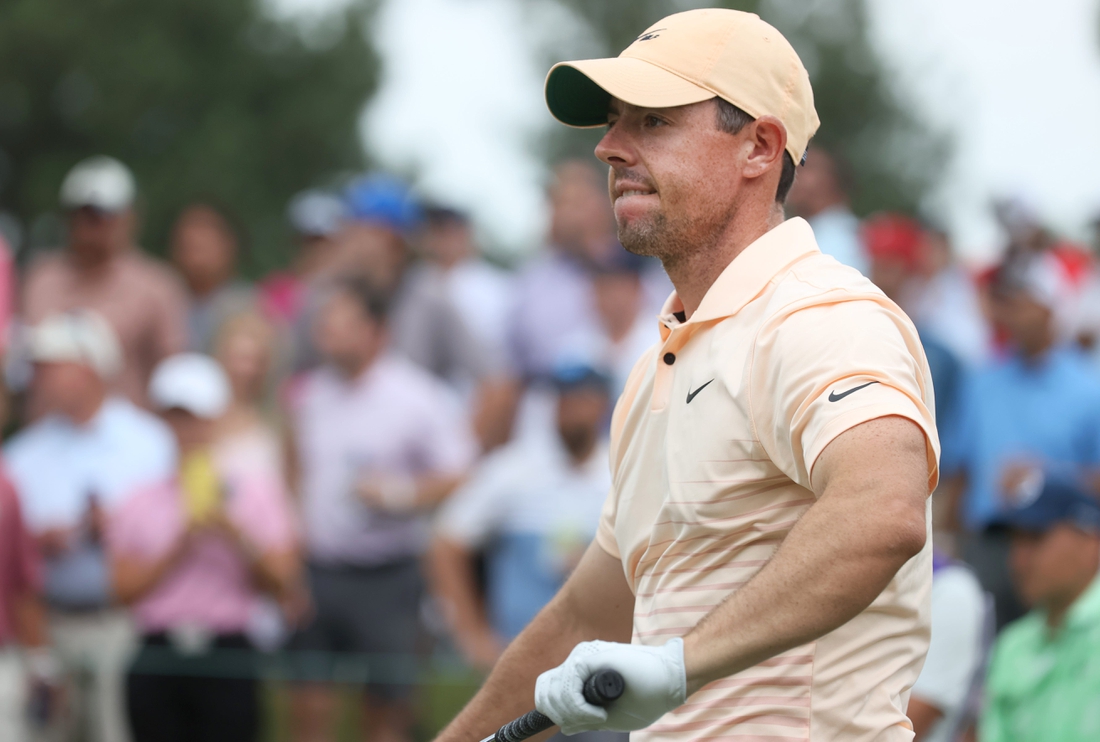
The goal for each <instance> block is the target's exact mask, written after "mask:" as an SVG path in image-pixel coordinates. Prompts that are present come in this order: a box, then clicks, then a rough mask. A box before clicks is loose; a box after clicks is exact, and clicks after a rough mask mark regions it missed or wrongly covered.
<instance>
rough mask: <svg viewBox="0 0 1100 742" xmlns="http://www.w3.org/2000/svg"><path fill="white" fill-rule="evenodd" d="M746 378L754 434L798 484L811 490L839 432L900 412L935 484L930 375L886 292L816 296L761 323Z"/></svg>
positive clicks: (936, 449) (908, 327)
mask: <svg viewBox="0 0 1100 742" xmlns="http://www.w3.org/2000/svg"><path fill="white" fill-rule="evenodd" d="M749 385H750V389H749V400H750V408H751V415H752V422H753V426H754V428H755V432H756V435H757V437H758V439H759V440H760V442H761V444H762V445H763V446H764V448H765V450H766V451H767V452H768V455H769V457H770V458H771V459H772V461H773V462H774V463H775V464H776V465H777V466H778V467H779V468H780V469H781V470H782V471H783V472H784V473H785V474H786V475H787V476H789V477H790V478H791V479H792V480H793V481H794V482H796V483H797V484H799V485H801V486H803V487H805V488H807V489H812V486H811V481H810V480H811V476H812V473H813V467H814V464H815V463H816V461H817V458H818V456H820V455H821V452H822V451H823V450H824V449H825V447H826V446H828V445H829V443H830V442H832V441H833V440H834V439H835V438H836V437H837V436H839V435H840V434H841V433H844V432H845V431H847V430H850V429H851V428H854V427H856V426H857V425H861V424H862V423H865V422H868V421H870V420H874V419H876V418H880V417H888V416H895V415H896V416H900V417H904V418H907V419H909V420H912V421H913V422H914V423H916V424H917V425H918V426H920V428H921V430H922V431H924V434H925V438H926V440H927V450H928V479H929V489H930V490H931V489H932V488H934V487H935V484H936V481H937V479H938V474H939V468H938V458H939V440H938V437H937V434H936V424H935V416H934V413H933V412H932V410H933V409H934V406H935V401H934V397H933V391H932V380H931V375H930V373H929V371H928V364H927V362H926V361H925V357H924V351H923V349H922V347H921V343H920V338H919V336H918V335H917V331H916V329H915V328H914V327H913V325H912V323H910V322H909V320H908V318H907V317H905V315H904V314H902V312H901V310H899V309H897V308H896V307H895V306H894V305H892V304H888V303H887V302H886V300H885V299H883V300H882V302H879V301H875V300H873V299H872V298H861V299H850V300H846V301H845V300H842V301H835V302H832V303H819V304H815V305H812V306H809V307H804V308H801V309H798V310H796V311H791V312H788V313H785V314H782V315H777V316H776V317H773V318H772V319H770V320H768V321H766V322H765V323H764V324H763V326H762V327H761V330H760V332H759V333H758V335H757V338H756V342H755V345H754V349H753V357H752V361H751V368H750V380H749Z"/></svg>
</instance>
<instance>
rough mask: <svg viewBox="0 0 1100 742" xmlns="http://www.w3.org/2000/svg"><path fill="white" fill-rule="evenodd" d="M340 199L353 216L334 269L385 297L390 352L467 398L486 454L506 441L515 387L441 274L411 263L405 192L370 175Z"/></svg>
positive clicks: (413, 220)
mask: <svg viewBox="0 0 1100 742" xmlns="http://www.w3.org/2000/svg"><path fill="white" fill-rule="evenodd" d="M346 198H347V202H348V210H349V212H350V215H351V218H350V220H349V223H348V225H347V226H346V228H345V235H344V238H343V244H342V245H341V248H340V250H341V257H340V262H339V265H340V266H341V267H342V270H343V271H344V272H345V273H347V274H352V275H360V276H364V277H366V278H367V279H368V280H369V281H371V282H372V283H373V284H374V285H375V287H376V288H378V289H380V290H381V291H382V292H383V293H385V294H386V295H387V296H388V297H389V305H390V320H389V323H390V326H391V327H392V329H393V332H392V334H391V342H392V346H393V349H394V350H395V351H396V352H398V353H400V354H402V355H404V356H405V357H406V358H408V359H410V360H411V361H413V362H414V363H416V364H417V365H419V366H421V367H422V368H425V369H427V370H428V371H430V372H432V373H433V374H435V375H436V376H438V377H439V378H441V379H443V380H445V381H446V382H447V383H448V384H450V385H451V386H452V387H453V388H455V389H456V390H457V391H458V392H459V393H460V394H461V395H462V396H463V397H464V399H465V400H466V401H467V406H468V408H469V409H470V410H471V417H472V418H473V421H474V428H475V431H476V432H477V434H478V438H479V439H480V441H481V444H482V447H483V448H484V449H486V450H488V449H491V448H493V447H494V446H497V445H500V444H501V443H503V442H504V441H506V440H507V439H508V436H509V434H510V432H511V431H510V429H511V416H512V403H513V400H514V388H513V386H512V384H511V383H510V380H509V378H508V376H507V374H506V372H505V363H504V358H503V357H493V354H492V349H491V348H488V347H486V346H484V345H483V344H482V343H481V342H480V341H479V338H478V336H477V335H476V334H475V333H474V332H472V331H471V330H470V328H469V326H468V325H467V324H466V322H465V321H464V320H463V318H462V314H461V312H460V311H459V309H458V307H457V306H456V305H455V304H454V303H453V302H452V301H451V299H450V296H449V292H448V290H447V287H446V285H445V280H444V276H443V275H442V274H440V273H439V272H438V271H435V270H432V268H431V267H430V266H426V265H423V264H415V265H414V264H412V263H411V262H410V253H409V248H408V237H409V235H410V234H412V232H413V231H414V230H415V229H416V227H417V226H418V225H419V223H420V220H421V210H420V206H419V204H418V203H417V202H416V200H415V199H414V198H413V195H412V193H411V192H410V191H409V190H408V188H407V187H406V186H405V185H404V184H403V183H401V182H400V181H397V180H395V179H392V178H388V177H384V176H381V175H372V176H368V177H365V178H361V179H359V180H356V181H354V182H353V183H352V184H351V185H350V186H349V187H348V189H347V193H346Z"/></svg>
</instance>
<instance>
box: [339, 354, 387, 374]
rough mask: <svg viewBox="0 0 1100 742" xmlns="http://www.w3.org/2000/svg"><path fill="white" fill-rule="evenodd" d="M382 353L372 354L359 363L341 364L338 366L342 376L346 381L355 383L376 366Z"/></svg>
mask: <svg viewBox="0 0 1100 742" xmlns="http://www.w3.org/2000/svg"><path fill="white" fill-rule="evenodd" d="M379 353H380V351H375V352H373V353H371V354H370V355H369V356H367V357H366V358H363V359H361V360H360V361H359V362H358V363H353V364H352V363H349V364H341V365H338V366H337V369H338V370H339V372H340V375H341V376H343V377H344V379H345V380H346V381H355V380H356V379H358V378H360V377H361V376H362V375H363V374H365V373H366V372H367V370H368V369H369V368H370V367H371V366H373V365H374V362H375V360H377V358H378V356H379Z"/></svg>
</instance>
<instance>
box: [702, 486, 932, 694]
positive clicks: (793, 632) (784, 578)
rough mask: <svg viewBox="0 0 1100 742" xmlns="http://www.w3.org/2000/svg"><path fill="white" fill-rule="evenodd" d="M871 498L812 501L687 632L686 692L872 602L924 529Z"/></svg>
mask: <svg viewBox="0 0 1100 742" xmlns="http://www.w3.org/2000/svg"><path fill="white" fill-rule="evenodd" d="M875 499H876V498H875V497H874V495H873V493H872V494H871V496H869V497H867V498H857V499H853V498H846V499H844V500H837V501H833V500H830V498H828V497H825V498H823V499H822V500H820V501H819V502H817V503H816V504H815V505H814V506H813V507H811V508H810V509H809V511H807V513H806V514H805V515H804V516H803V517H802V519H801V520H800V521H799V522H798V524H797V525H796V526H795V527H794V529H792V531H791V533H790V534H789V535H788V536H787V538H786V539H785V540H784V542H783V544H782V545H781V546H780V548H779V551H778V552H776V555H775V557H774V558H773V559H772V560H771V562H769V563H768V564H767V565H766V566H765V567H764V568H763V569H762V570H761V571H760V572H759V573H758V574H757V575H756V576H755V577H754V578H753V579H752V580H750V581H749V583H748V584H746V585H745V586H744V587H743V588H742V589H741V590H739V591H738V592H736V593H734V594H733V595H731V596H730V597H729V598H727V599H726V600H725V601H724V602H723V603H721V604H720V605H718V606H717V607H716V608H715V609H714V610H712V611H711V612H710V613H709V614H708V615H707V616H705V617H704V618H703V619H702V620H701V621H700V622H699V624H698V625H697V626H696V627H695V628H694V629H693V630H692V631H691V632H689V633H688V634H687V635H686V636H685V637H684V663H685V669H686V673H687V681H688V692H689V693H692V692H694V691H696V690H698V689H699V688H700V687H702V686H703V685H705V684H706V683H709V682H711V681H713V680H717V679H719V678H723V677H726V676H728V675H732V674H734V673H737V672H740V671H742V670H745V669H747V668H749V667H752V666H753V665H756V664H759V663H760V662H763V661H764V660H766V659H768V658H770V657H774V656H775V655H777V654H780V653H782V652H785V651H787V650H789V649H793V648H794V647H798V646H801V645H802V644H806V643H807V642H810V641H813V640H815V639H817V638H819V637H821V636H823V635H824V634H827V633H828V632H830V631H832V630H833V629H836V628H837V627H839V626H842V625H843V624H845V623H847V622H848V621H849V620H851V619H852V618H854V617H855V616H856V615H857V614H859V613H860V612H861V611H863V610H864V609H865V608H866V607H867V606H868V605H870V604H871V601H873V600H874V599H875V598H876V597H877V596H878V595H879V593H881V592H882V590H883V589H884V588H885V587H886V585H887V584H888V583H889V582H890V580H891V579H892V578H893V576H894V575H895V574H896V573H897V571H898V569H900V568H901V566H902V565H903V564H905V562H906V561H908V560H909V559H910V558H912V556H913V555H914V554H916V553H917V552H919V551H920V549H921V548H922V547H923V544H924V536H925V532H924V530H923V529H924V523H923V518H922V519H921V521H920V522H915V520H914V519H913V518H911V517H910V518H908V519H907V518H906V516H907V514H906V513H905V512H904V511H902V510H901V509H897V510H894V509H892V508H889V507H884V506H883V504H882V503H881V502H879V503H878V504H877V507H876V503H875ZM907 520H908V521H909V522H907ZM918 529H919V530H918Z"/></svg>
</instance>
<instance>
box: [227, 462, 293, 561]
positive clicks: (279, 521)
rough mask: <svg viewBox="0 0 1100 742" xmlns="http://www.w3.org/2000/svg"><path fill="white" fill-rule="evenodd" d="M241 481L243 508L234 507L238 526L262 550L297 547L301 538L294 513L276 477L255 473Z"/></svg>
mask: <svg viewBox="0 0 1100 742" xmlns="http://www.w3.org/2000/svg"><path fill="white" fill-rule="evenodd" d="M242 479H243V480H244V481H241V483H240V487H241V490H242V491H241V492H240V493H239V494H240V495H243V497H242V498H241V502H240V507H234V508H233V511H234V512H233V515H234V520H235V521H236V522H237V523H238V525H239V527H240V528H242V529H243V530H244V531H245V533H247V534H248V536H249V538H250V539H251V540H252V541H253V543H255V544H256V546H258V547H259V548H260V549H261V550H263V551H267V552H272V551H286V550H288V549H292V548H294V546H295V545H296V544H297V538H298V529H297V527H296V523H295V519H294V511H293V509H292V508H291V505H290V496H289V494H288V493H287V490H286V487H285V486H284V485H283V483H282V481H281V480H280V479H279V477H278V476H277V474H276V473H274V472H273V473H270V474H264V475H258V474H253V475H251V476H248V477H247V478H242ZM234 504H236V503H234Z"/></svg>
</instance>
